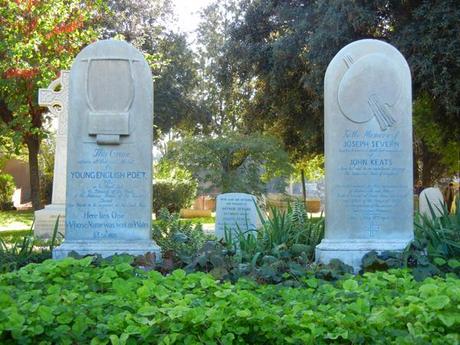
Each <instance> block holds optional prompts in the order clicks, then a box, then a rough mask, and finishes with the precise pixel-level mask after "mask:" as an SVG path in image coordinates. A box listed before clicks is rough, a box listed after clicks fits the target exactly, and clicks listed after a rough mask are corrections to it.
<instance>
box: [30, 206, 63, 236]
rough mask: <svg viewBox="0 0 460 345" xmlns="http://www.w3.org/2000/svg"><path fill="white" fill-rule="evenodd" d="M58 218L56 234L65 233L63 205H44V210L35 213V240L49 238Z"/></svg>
mask: <svg viewBox="0 0 460 345" xmlns="http://www.w3.org/2000/svg"><path fill="white" fill-rule="evenodd" d="M58 216H59V225H58V230H57V231H58V233H61V234H64V231H65V205H53V204H51V205H46V206H45V208H44V209H42V210H38V211H35V213H34V217H35V221H34V236H35V237H36V238H43V239H46V238H51V237H52V236H53V231H54V226H55V225H56V220H57V217H58Z"/></svg>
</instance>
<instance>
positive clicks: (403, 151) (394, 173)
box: [316, 40, 413, 270]
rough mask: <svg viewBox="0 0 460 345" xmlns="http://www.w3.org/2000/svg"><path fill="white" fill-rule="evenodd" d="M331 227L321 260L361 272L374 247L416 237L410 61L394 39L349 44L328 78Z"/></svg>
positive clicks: (398, 245) (395, 246)
mask: <svg viewBox="0 0 460 345" xmlns="http://www.w3.org/2000/svg"><path fill="white" fill-rule="evenodd" d="M324 111H325V121H324V122H325V129H324V130H325V159H326V161H325V172H326V232H325V239H324V240H323V241H322V242H321V243H320V245H318V246H317V248H316V259H317V261H319V262H325V263H327V262H329V261H330V260H331V259H334V258H338V259H341V260H342V261H344V262H345V263H346V264H349V265H351V266H353V267H354V269H355V270H358V269H359V267H360V265H361V258H362V257H363V255H364V254H365V253H367V252H369V251H371V250H376V251H378V252H381V251H385V250H403V249H404V248H405V247H406V245H407V244H408V243H409V242H410V241H411V240H412V239H413V198H412V186H413V181H412V178H413V175H412V96H411V77H410V71H409V66H408V65H407V62H406V60H405V59H404V57H403V56H402V55H401V53H399V51H398V50H397V49H395V48H394V47H393V46H391V45H390V44H387V43H385V42H382V41H378V40H361V41H356V42H353V43H351V44H349V45H347V46H346V47H344V48H343V49H342V50H340V52H339V53H338V54H337V55H336V56H335V57H334V59H333V60H332V61H331V63H330V64H329V67H328V69H327V71H326V76H325V80H324Z"/></svg>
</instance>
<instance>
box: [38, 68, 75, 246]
mask: <svg viewBox="0 0 460 345" xmlns="http://www.w3.org/2000/svg"><path fill="white" fill-rule="evenodd" d="M68 101H69V71H61V75H60V76H59V78H57V79H56V80H54V81H53V82H52V83H51V84H50V85H49V86H48V88H46V89H40V90H39V91H38V104H39V105H41V106H44V107H47V108H48V110H49V112H50V113H51V114H52V115H54V116H55V117H56V118H57V119H58V126H57V133H56V146H55V147H56V148H55V153H54V172H53V194H52V198H51V205H46V206H45V208H44V209H42V210H38V211H35V221H34V235H35V236H36V237H37V238H49V237H51V236H52V233H53V229H54V226H55V224H56V220H57V217H58V216H59V227H58V231H59V232H61V233H63V232H64V227H65V193H66V181H65V178H66V171H67V168H66V164H67V121H68V107H69V102H68Z"/></svg>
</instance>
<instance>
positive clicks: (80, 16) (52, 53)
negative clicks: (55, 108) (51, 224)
mask: <svg viewBox="0 0 460 345" xmlns="http://www.w3.org/2000/svg"><path fill="white" fill-rule="evenodd" d="M102 7H103V2H102V0H96V1H89V0H56V1H32V0H30V1H10V0H0V18H1V27H2V30H0V137H3V136H9V137H10V138H11V141H12V143H13V144H14V145H15V146H16V149H17V150H16V151H18V149H19V148H22V147H23V146H24V145H26V146H27V149H28V154H29V172H30V185H31V199H32V205H33V207H34V209H38V208H40V205H41V202H40V180H39V167H38V159H37V155H38V153H39V149H40V142H41V140H42V139H43V138H44V137H45V136H46V135H47V133H46V130H45V126H44V125H45V124H46V122H47V121H48V120H49V118H47V117H46V112H45V108H43V107H40V106H39V105H38V103H37V99H38V97H37V94H38V89H39V88H41V87H47V86H48V85H49V83H50V82H51V81H52V80H54V79H55V78H56V77H57V76H58V75H59V73H60V71H61V70H63V69H68V68H69V67H70V65H71V63H72V61H73V58H74V57H75V56H76V55H77V53H78V52H79V51H80V50H81V48H83V47H84V46H85V45H87V44H89V43H91V42H92V41H94V40H95V39H96V38H97V37H98V32H97V29H96V27H95V21H96V18H97V15H98V13H99V11H100V10H101V9H102Z"/></svg>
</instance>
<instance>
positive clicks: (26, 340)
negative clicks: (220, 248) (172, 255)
mask: <svg viewBox="0 0 460 345" xmlns="http://www.w3.org/2000/svg"><path fill="white" fill-rule="evenodd" d="M92 260H93V259H92V258H91V257H87V258H85V259H82V260H75V259H72V258H67V259H64V260H47V261H45V262H44V263H42V264H31V265H29V266H27V267H25V268H23V269H21V270H19V271H16V272H13V273H8V274H4V275H0V343H2V344H16V343H21V344H39V343H43V344H45V343H59V344H90V343H91V344H128V345H129V344H172V343H175V344H443V345H444V344H456V343H458V342H459V341H460V335H459V329H460V316H459V314H458V308H457V306H458V304H459V303H460V285H459V280H458V279H454V278H452V277H447V278H444V279H443V278H435V279H433V278H429V279H427V280H425V281H424V282H416V281H414V280H413V278H412V276H411V275H410V274H409V273H408V272H407V271H405V270H392V271H391V272H378V273H367V274H366V275H365V276H363V277H361V276H358V277H351V278H348V279H344V280H340V281H338V282H337V283H335V284H330V283H326V282H324V281H321V280H319V279H316V278H313V277H311V278H308V279H304V282H305V285H306V286H307V287H305V288H288V287H280V286H273V285H258V284H256V283H254V282H252V281H249V280H244V279H243V280H239V281H238V282H237V283H236V284H231V283H228V282H227V283H219V282H218V281H216V280H214V279H213V278H212V277H211V276H210V275H208V274H204V273H194V274H189V275H187V274H185V272H184V271H181V270H177V271H174V272H173V273H172V274H171V275H168V276H162V275H161V274H159V273H158V272H155V271H152V272H148V273H146V272H143V271H139V270H136V269H134V268H133V267H132V266H131V265H130V262H129V261H125V260H121V259H116V258H115V259H114V260H113V261H112V263H110V264H108V263H104V262H102V263H101V264H100V267H95V266H94V264H93V263H92Z"/></svg>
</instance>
